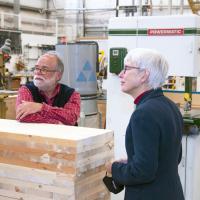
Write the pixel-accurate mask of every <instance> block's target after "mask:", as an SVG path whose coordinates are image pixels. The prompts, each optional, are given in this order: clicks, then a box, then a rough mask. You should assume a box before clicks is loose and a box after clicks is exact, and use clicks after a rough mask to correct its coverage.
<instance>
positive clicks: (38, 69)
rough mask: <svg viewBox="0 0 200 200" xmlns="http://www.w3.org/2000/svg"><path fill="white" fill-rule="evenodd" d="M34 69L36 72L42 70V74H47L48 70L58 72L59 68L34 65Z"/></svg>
mask: <svg viewBox="0 0 200 200" xmlns="http://www.w3.org/2000/svg"><path fill="white" fill-rule="evenodd" d="M33 71H34V72H37V73H38V72H40V73H41V74H43V75H45V74H47V72H57V71H58V70H56V69H54V70H53V69H47V68H45V67H44V68H39V67H34V68H33Z"/></svg>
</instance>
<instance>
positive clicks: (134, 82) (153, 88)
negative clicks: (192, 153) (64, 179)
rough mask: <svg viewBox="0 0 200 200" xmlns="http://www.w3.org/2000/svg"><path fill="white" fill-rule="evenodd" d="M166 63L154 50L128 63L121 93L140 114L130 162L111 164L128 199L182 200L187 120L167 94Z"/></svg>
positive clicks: (134, 120)
mask: <svg viewBox="0 0 200 200" xmlns="http://www.w3.org/2000/svg"><path fill="white" fill-rule="evenodd" d="M167 72H168V63H167V61H166V59H165V58H164V57H163V56H162V55H161V54H160V53H158V52H157V51H155V50H152V49H140V48H136V49H133V50H131V51H130V52H129V53H128V54H127V56H126V57H125V59H124V70H122V72H121V73H120V74H119V78H120V81H121V90H122V91H123V92H125V93H127V94H129V95H131V96H132V97H133V98H134V103H135V104H136V109H135V111H134V112H133V114H132V116H131V118H130V121H129V124H128V126H127V129H126V138H125V144H126V151H127V159H122V160H118V161H114V162H112V163H109V164H108V165H107V172H109V173H111V174H112V178H113V181H114V183H115V184H116V185H117V186H118V185H124V186H125V198H124V199H125V200H184V196H183V191H182V186H181V182H180V178H179V175H178V164H179V162H180V160H181V139H182V134H183V119H182V115H181V113H180V111H179V109H178V108H177V106H176V105H175V104H174V103H173V102H172V101H171V100H169V99H168V98H167V97H165V96H164V95H163V92H162V89H161V86H162V84H163V83H164V81H165V79H166V76H167Z"/></svg>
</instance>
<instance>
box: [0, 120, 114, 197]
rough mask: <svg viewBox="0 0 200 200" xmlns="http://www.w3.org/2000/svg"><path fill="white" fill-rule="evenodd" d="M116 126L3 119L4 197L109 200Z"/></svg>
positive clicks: (0, 163)
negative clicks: (108, 175) (108, 177)
mask: <svg viewBox="0 0 200 200" xmlns="http://www.w3.org/2000/svg"><path fill="white" fill-rule="evenodd" d="M113 148H114V147H113V132H112V131H111V130H103V129H93V128H82V127H72V126H64V125H51V124H26V123H19V122H17V121H15V120H3V119H0V200H12V199H19V200H101V199H103V200H108V199H110V194H109V192H108V191H107V189H106V188H105V186H104V184H103V182H102V178H103V177H104V175H105V163H106V162H108V161H110V160H111V159H112V158H113V154H114V153H113Z"/></svg>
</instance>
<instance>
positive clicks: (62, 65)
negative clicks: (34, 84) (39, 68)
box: [45, 51, 64, 74]
mask: <svg viewBox="0 0 200 200" xmlns="http://www.w3.org/2000/svg"><path fill="white" fill-rule="evenodd" d="M45 54H49V55H54V56H55V57H56V58H57V66H56V67H57V69H58V70H59V71H60V72H61V73H62V74H63V72H64V64H63V62H62V59H61V57H60V55H59V53H58V52H57V51H47V52H46V53H45Z"/></svg>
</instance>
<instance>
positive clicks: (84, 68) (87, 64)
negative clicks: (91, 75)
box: [83, 61, 92, 71]
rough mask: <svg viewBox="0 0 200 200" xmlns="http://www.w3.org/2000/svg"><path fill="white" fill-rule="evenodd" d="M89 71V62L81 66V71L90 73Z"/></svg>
mask: <svg viewBox="0 0 200 200" xmlns="http://www.w3.org/2000/svg"><path fill="white" fill-rule="evenodd" d="M91 69H92V68H91V65H90V63H89V61H86V63H85V64H84V66H83V70H84V71H90V70H91Z"/></svg>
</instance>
